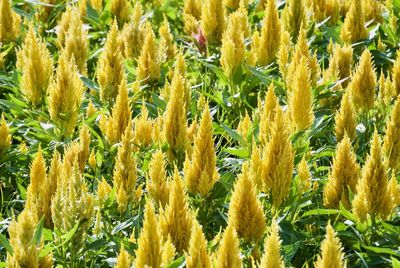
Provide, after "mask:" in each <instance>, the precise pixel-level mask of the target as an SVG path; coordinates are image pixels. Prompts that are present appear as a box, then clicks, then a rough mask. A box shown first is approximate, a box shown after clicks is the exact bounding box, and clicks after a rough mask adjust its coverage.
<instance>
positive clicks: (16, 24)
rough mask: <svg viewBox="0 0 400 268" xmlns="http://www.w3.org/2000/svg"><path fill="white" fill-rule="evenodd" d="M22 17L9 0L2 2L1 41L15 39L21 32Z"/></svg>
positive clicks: (0, 8)
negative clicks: (13, 8)
mask: <svg viewBox="0 0 400 268" xmlns="http://www.w3.org/2000/svg"><path fill="white" fill-rule="evenodd" d="M20 24H21V18H20V16H19V15H18V14H17V13H15V12H14V11H13V10H12V8H11V3H10V1H9V0H1V2H0V25H1V27H0V42H1V43H7V42H10V41H14V40H15V39H16V38H17V37H18V35H19V32H20Z"/></svg>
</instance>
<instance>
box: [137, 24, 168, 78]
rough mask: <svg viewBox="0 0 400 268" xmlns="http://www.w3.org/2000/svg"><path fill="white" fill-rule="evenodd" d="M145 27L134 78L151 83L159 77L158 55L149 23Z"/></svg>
mask: <svg viewBox="0 0 400 268" xmlns="http://www.w3.org/2000/svg"><path fill="white" fill-rule="evenodd" d="M145 29H146V32H145V38H144V43H143V46H142V49H141V52H140V55H139V58H138V60H137V63H138V68H137V70H136V74H137V76H136V79H137V80H141V81H144V80H146V82H147V83H149V84H151V83H153V82H155V81H157V80H158V79H159V78H160V56H159V51H158V46H157V44H156V37H155V34H154V32H153V29H152V28H151V25H150V24H148V25H147V26H146V28H145ZM169 38H170V36H169Z"/></svg>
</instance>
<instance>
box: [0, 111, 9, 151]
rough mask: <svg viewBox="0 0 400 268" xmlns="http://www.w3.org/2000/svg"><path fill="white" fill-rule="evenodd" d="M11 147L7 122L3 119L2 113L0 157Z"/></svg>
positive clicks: (0, 122)
mask: <svg viewBox="0 0 400 268" xmlns="http://www.w3.org/2000/svg"><path fill="white" fill-rule="evenodd" d="M10 146H11V134H10V128H9V127H8V124H7V121H6V119H5V117H4V112H3V113H2V114H1V121H0V155H1V154H2V153H3V152H5V151H6V150H7V149H8V148H10Z"/></svg>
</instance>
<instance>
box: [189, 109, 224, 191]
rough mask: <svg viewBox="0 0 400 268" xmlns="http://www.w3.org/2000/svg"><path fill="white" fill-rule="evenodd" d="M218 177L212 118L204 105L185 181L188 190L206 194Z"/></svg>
mask: <svg viewBox="0 0 400 268" xmlns="http://www.w3.org/2000/svg"><path fill="white" fill-rule="evenodd" d="M218 179H219V174H218V171H217V168H216V155H215V148H214V138H213V127H212V118H211V113H210V108H209V107H208V105H206V107H205V109H204V112H203V114H202V117H201V121H200V127H199V129H198V131H197V134H196V137H195V138H194V148H193V154H192V158H191V161H190V164H188V165H186V168H185V183H186V186H187V188H188V191H189V192H191V193H194V194H195V193H199V194H200V195H202V196H206V195H207V194H208V193H209V192H210V191H211V189H212V188H213V186H214V184H215V182H216V181H217V180H218Z"/></svg>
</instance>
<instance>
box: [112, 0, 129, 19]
mask: <svg viewBox="0 0 400 268" xmlns="http://www.w3.org/2000/svg"><path fill="white" fill-rule="evenodd" d="M130 9H131V5H130V2H129V1H128V0H111V7H110V10H111V13H112V14H113V15H114V16H115V17H116V19H117V20H118V22H119V23H121V24H123V23H124V22H126V21H128V20H129V14H130Z"/></svg>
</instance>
